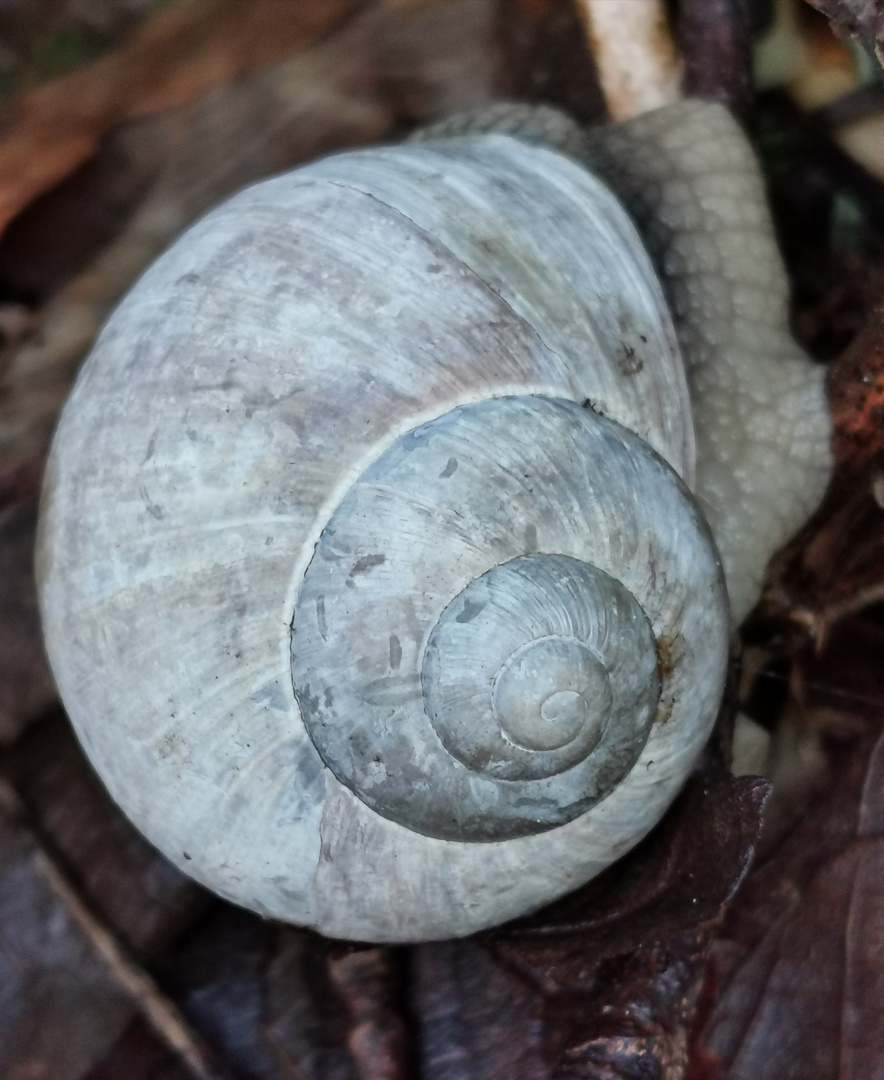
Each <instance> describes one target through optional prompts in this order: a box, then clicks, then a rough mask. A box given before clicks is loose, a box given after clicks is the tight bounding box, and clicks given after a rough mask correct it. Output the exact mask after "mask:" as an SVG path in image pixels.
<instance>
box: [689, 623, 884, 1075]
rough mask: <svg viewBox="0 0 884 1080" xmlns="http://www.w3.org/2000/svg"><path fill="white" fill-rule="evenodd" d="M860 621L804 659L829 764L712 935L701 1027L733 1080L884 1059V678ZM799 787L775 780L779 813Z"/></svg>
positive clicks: (814, 722)
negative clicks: (710, 996) (714, 989)
mask: <svg viewBox="0 0 884 1080" xmlns="http://www.w3.org/2000/svg"><path fill="white" fill-rule="evenodd" d="M864 621H865V622H868V621H869V617H861V618H860V619H859V620H854V621H853V622H848V623H844V624H841V625H840V626H839V627H838V629H837V632H836V634H835V637H834V639H833V641H832V645H831V647H830V650H829V651H828V652H827V654H826V655H823V656H822V657H817V656H814V655H813V653H812V652H810V651H808V653H807V654H806V655H805V656H804V657H803V658H802V660H801V661H800V667H801V673H800V682H801V683H802V684H803V685H805V692H804V697H805V699H806V701H807V712H806V715H805V719H804V723H805V726H806V727H810V728H813V727H816V728H817V729H818V730H819V731H821V733H822V743H821V745H822V748H823V750H824V758H823V770H822V772H819V771H817V772H816V774H815V775H814V776H813V778H812V783H811V784H810V785H805V786H804V789H803V794H802V803H801V805H800V807H799V806H792V807H790V808H789V815H788V821H791V826H788V822H787V828H786V829H785V830H784V829H783V828H782V827H781V826H780V827H778V828H777V832H778V834H780V835H779V836H778V837H773V838H772V839H773V841H774V843H773V846H772V845H771V844H770V843H768V844H767V845H766V853H765V855H764V857H763V858H762V859H761V860H760V861H759V863H758V864H757V865H756V867H755V868H754V869H753V871H752V873H751V874H750V875H749V878H748V879H747V881H746V883H745V885H744V887H743V889H742V890H741V892H740V894H739V896H738V897H737V899H736V901H735V903H734V905H733V907H732V908H731V910H730V912H729V914H728V916H727V919H726V923H725V927H724V932H723V934H722V937H721V940H720V941H719V942H718V943H717V944H716V945H715V948H714V952H713V957H714V964H713V968H712V971H711V977H712V980H713V985H715V984H717V985H718V986H719V987H720V997H719V999H718V1002H717V1004H716V1005H715V1007H714V1009H713V1010H712V1013H711V1016H710V1018H709V1021H708V1024H707V1027H706V1036H705V1038H706V1043H707V1045H708V1048H709V1049H710V1050H711V1051H712V1052H714V1054H715V1055H717V1057H718V1058H719V1060H720V1062H721V1064H722V1070H723V1071H722V1076H723V1077H726V1078H727V1080H750V1078H751V1080H788V1078H790V1077H794V1078H796V1080H797V1078H800V1080H870V1078H872V1077H875V1076H877V1075H878V1073H879V1071H880V1065H881V1061H882V1056H881V1046H882V1041H881V1040H882V1033H884V1008H882V1002H884V908H882V906H881V903H880V898H881V895H882V894H884V794H882V793H884V738H882V736H881V725H880V707H881V703H882V701H884V683H882V679H881V673H880V642H881V631H880V627H878V629H877V632H876V633H869V632H865V631H863V632H861V633H860V632H859V631H860V630H861V629H862V628H861V626H859V625H858V626H857V627H856V631H857V632H854V626H853V623H854V622H856V623H863V622H864ZM872 621H874V620H872ZM841 637H843V638H844V640H843V641H840V640H839V639H840V638H841ZM845 653H850V654H851V660H850V664H849V665H847V666H845V661H844V654H845ZM851 671H853V673H854V677H851V674H850V672H851ZM857 676H858V677H859V678H857ZM835 680H838V681H835ZM860 680H861V681H860ZM848 686H849V687H852V689H846V688H845V687H848ZM826 732H831V733H832V734H828V735H827V734H826ZM780 768H781V769H783V768H791V764H790V763H789V762H788V761H786V762H784V763H783V764H782V765H781V766H780ZM775 780H776V776H775ZM794 789H795V786H794V784H785V785H784V786H783V787H782V788H781V787H780V785H779V782H777V784H776V786H775V788H774V795H773V797H772V799H771V804H770V808H771V824H774V823H775V822H778V821H782V819H783V814H782V807H781V806H780V805H779V804H780V803H782V802H783V801H784V800H790V799H793V798H794ZM783 834H784V835H783Z"/></svg>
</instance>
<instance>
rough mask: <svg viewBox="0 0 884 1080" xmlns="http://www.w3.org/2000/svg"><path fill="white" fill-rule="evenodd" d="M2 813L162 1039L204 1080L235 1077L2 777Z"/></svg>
mask: <svg viewBox="0 0 884 1080" xmlns="http://www.w3.org/2000/svg"><path fill="white" fill-rule="evenodd" d="M0 810H2V812H3V813H5V815H6V816H7V818H8V819H9V820H10V821H12V822H13V823H14V824H15V825H16V827H18V828H19V829H22V830H23V831H24V832H25V833H26V835H27V837H28V840H29V841H30V843H31V844H33V846H34V865H35V867H36V869H37V870H38V871H39V873H40V874H41V875H42V877H43V878H44V880H45V881H46V883H47V884H48V885H49V887H50V888H51V889H52V891H53V892H54V893H55V895H56V896H57V897H58V899H59V900H60V901H61V902H62V903H63V904H64V906H65V908H66V909H67V912H68V914H69V915H70V916H71V918H72V919H73V920H74V922H75V923H76V924H77V926H79V928H80V929H81V930H82V931H83V933H84V934H85V935H86V937H87V938H88V939H89V941H90V942H91V943H92V946H93V948H94V949H95V951H96V952H97V953H98V955H99V956H100V957H101V959H102V960H103V961H104V963H105V964H106V965H107V968H108V971H109V972H110V974H111V976H112V977H113V978H114V979H115V980H116V982H117V983H118V984H119V985H120V987H121V988H122V989H123V991H124V992H125V993H126V995H127V996H128V997H129V998H130V999H131V1001H132V1003H133V1005H134V1006H135V1008H136V1009H138V1011H139V1012H140V1013H141V1014H142V1016H143V1017H144V1018H145V1020H146V1021H147V1022H148V1024H150V1026H151V1027H152V1028H153V1030H154V1031H155V1032H156V1034H157V1035H158V1036H159V1037H160V1039H161V1040H162V1041H163V1042H164V1043H165V1044H166V1045H167V1046H168V1047H169V1048H170V1049H171V1050H173V1051H174V1052H175V1053H176V1054H177V1055H178V1056H179V1057H180V1058H181V1060H182V1061H183V1062H184V1064H185V1065H186V1066H187V1067H188V1069H189V1070H190V1072H191V1073H192V1074H193V1075H194V1076H195V1077H198V1078H199V1080H230V1074H229V1073H227V1071H226V1070H224V1069H222V1068H219V1066H218V1065H217V1064H216V1063H214V1062H213V1061H212V1060H211V1055H210V1053H209V1051H208V1050H207V1048H206V1047H205V1046H204V1045H203V1042H202V1040H201V1039H200V1037H199V1036H198V1035H197V1034H196V1032H194V1031H193V1030H192V1028H191V1027H190V1025H189V1024H188V1023H187V1021H186V1020H185V1018H184V1016H183V1015H182V1014H181V1012H180V1011H179V1009H178V1008H177V1006H176V1005H175V1003H174V1002H172V1001H171V1000H170V999H169V998H168V997H167V996H166V995H165V994H164V993H163V991H162V990H161V989H160V988H159V986H157V984H156V983H155V982H154V980H153V979H152V978H151V977H150V976H149V975H148V974H147V972H145V971H144V970H143V968H141V967H140V965H139V964H138V963H137V962H136V961H135V960H134V959H132V957H130V956H129V955H128V953H127V952H126V950H125V949H124V947H123V946H122V945H121V944H120V942H119V941H117V939H116V937H115V935H114V934H113V932H112V931H111V930H110V929H109V928H108V927H107V926H106V925H105V924H104V923H103V922H102V921H101V919H100V918H98V916H96V915H95V914H94V913H93V912H92V911H91V910H90V908H89V905H88V903H87V902H86V901H85V900H84V899H83V897H82V896H81V895H80V893H79V891H78V889H77V887H76V885H74V883H73V882H72V881H71V879H70V877H69V876H68V874H67V872H66V871H65V870H64V869H63V868H62V866H61V865H60V864H59V862H58V861H57V860H56V859H55V858H54V857H53V856H52V855H51V854H50V853H49V852H47V850H46V848H45V845H44V844H43V843H42V842H41V840H40V838H39V836H38V835H37V833H36V832H35V830H34V829H33V828H31V827H30V825H29V824H28V814H27V810H26V809H25V807H24V805H23V804H22V802H21V799H20V798H19V796H18V793H17V792H16V791H15V789H14V788H13V787H12V785H11V784H10V783H9V781H8V780H5V779H3V778H0Z"/></svg>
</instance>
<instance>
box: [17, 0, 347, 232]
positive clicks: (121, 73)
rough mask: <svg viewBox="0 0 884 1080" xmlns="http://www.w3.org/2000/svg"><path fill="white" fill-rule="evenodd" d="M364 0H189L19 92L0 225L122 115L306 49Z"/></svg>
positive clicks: (174, 101) (157, 108)
mask: <svg viewBox="0 0 884 1080" xmlns="http://www.w3.org/2000/svg"><path fill="white" fill-rule="evenodd" d="M360 6H361V0H298V3H297V4H294V5H293V4H287V3H279V2H278V0H250V2H249V3H248V4H242V3H239V2H237V0H198V2H194V0H189V2H179V3H176V4H171V5H168V6H165V7H163V8H162V9H161V10H160V11H158V12H157V14H156V15H155V16H154V17H153V18H151V19H150V20H149V21H148V22H147V23H146V24H145V25H144V26H142V27H141V29H140V30H139V31H138V32H137V33H136V34H135V36H134V37H133V39H132V41H131V42H130V43H129V44H128V45H127V46H126V47H124V48H123V49H121V50H120V51H119V52H116V53H114V54H113V55H111V56H107V57H105V58H104V59H102V60H99V61H98V62H97V63H95V64H93V65H91V66H90V67H88V68H84V69H81V70H80V71H76V72H74V73H73V74H72V75H67V76H65V77H63V78H60V79H55V80H53V81H52V82H49V83H44V84H43V85H42V86H39V87H37V88H36V89H35V90H32V91H30V92H29V93H27V94H25V95H24V97H22V98H21V99H19V101H17V102H16V103H14V104H13V105H12V106H11V107H10V110H9V112H8V115H7V118H6V124H5V131H4V134H3V137H2V138H0V229H2V228H4V227H5V226H6V224H7V223H8V222H9V221H10V220H11V219H12V218H13V217H14V216H15V214H17V213H18V212H19V211H20V210H21V209H22V208H23V207H25V206H26V205H27V204H28V203H29V202H30V201H31V199H33V198H34V197H35V196H36V195H38V194H39V193H40V192H42V191H46V190H47V189H48V188H49V187H51V186H52V185H53V184H56V183H58V181H59V180H61V179H62V178H63V177H64V176H67V175H68V174H69V173H70V172H72V171H73V170H74V169H75V168H76V167H77V166H78V165H80V164H81V163H82V162H84V161H86V160H87V159H88V158H89V157H91V156H92V154H94V153H95V151H96V149H97V147H98V142H99V140H100V138H101V137H102V135H104V134H105V132H107V131H108V130H109V129H110V128H111V127H113V126H114V125H115V124H118V123H120V122H121V121H122V120H124V119H126V118H133V117H137V116H144V115H147V114H150V113H158V112H162V111H164V110H166V109H171V108H174V107H175V106H178V105H182V104H184V103H185V102H188V101H192V100H194V99H195V98H198V97H201V96H202V95H204V94H206V93H208V92H209V91H210V90H214V89H217V88H218V87H221V86H226V85H227V84H229V83H230V82H232V81H233V80H234V79H236V78H239V77H241V76H243V75H245V74H248V73H250V72H252V71H255V70H257V69H259V68H261V67H264V66H265V65H267V64H271V63H274V62H278V61H279V60H281V59H282V58H283V57H285V56H288V55H291V54H292V53H294V52H296V51H298V50H299V49H304V48H306V47H307V46H309V45H310V44H312V43H313V42H315V41H316V40H318V39H319V38H320V37H321V36H322V35H324V34H327V33H328V32H329V31H331V30H332V29H334V28H335V27H336V26H337V25H339V24H340V23H341V22H342V21H343V20H344V19H345V18H346V17H347V16H348V15H351V14H353V13H354V12H355V11H356V10H357V9H358V8H359V7H360Z"/></svg>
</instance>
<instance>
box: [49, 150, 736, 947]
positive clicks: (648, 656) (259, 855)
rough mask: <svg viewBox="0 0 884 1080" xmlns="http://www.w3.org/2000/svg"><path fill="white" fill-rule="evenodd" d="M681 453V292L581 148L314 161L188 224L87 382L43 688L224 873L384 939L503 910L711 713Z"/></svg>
mask: <svg viewBox="0 0 884 1080" xmlns="http://www.w3.org/2000/svg"><path fill="white" fill-rule="evenodd" d="M538 208H540V211H539V212H538ZM587 400H588V401H589V402H590V403H592V404H593V405H594V406H595V410H594V409H590V408H585V407H583V406H584V403H585V402H587ZM596 410H598V411H596ZM601 412H603V413H604V414H605V416H602V415H600V413H601ZM627 428H628V429H629V430H627ZM664 459H665V460H664ZM667 462H668V464H667ZM691 469H692V431H691V424H690V418H689V414H688V412H687V394H686V390H685V386H684V377H683V374H682V371H681V367H680V361H679V357H678V352H677V348H676V346H675V344H674V334H673V330H672V327H671V324H670V322H669V318H668V315H667V313H666V310H665V306H664V304H663V301H662V297H661V295H660V291H659V288H658V285H657V283H656V281H655V278H654V275H653V272H652V270H651V268H650V266H649V264H648V261H647V259H646V257H645V255H644V253H643V251H642V249H641V245H640V244H639V242H638V240H637V238H636V237H635V235H634V233H633V231H632V228H631V226H630V225H629V223H628V221H627V220H626V218H625V216H624V215H623V213H622V212H621V211H620V209H619V208H618V207H617V205H616V203H615V201H614V200H613V198H612V197H611V196H610V195H609V194H608V193H607V192H606V191H605V190H604V189H603V188H602V187H601V186H600V185H599V184H597V183H596V182H595V181H594V180H593V179H592V178H591V177H590V176H589V175H588V174H586V173H585V172H584V171H583V170H582V169H581V168H580V167H579V166H577V165H575V164H573V163H572V162H570V161H567V160H565V159H563V158H560V157H558V156H557V155H555V154H553V153H551V152H548V151H545V150H541V149H537V148H531V147H527V146H523V145H521V144H519V143H516V142H513V141H511V140H509V139H507V138H503V137H495V136H491V137H484V138H478V139H465V140H457V141H454V142H451V143H446V144H440V145H438V146H433V145H427V146H412V147H408V148H395V149H391V150H376V151H364V152H359V153H355V154H350V155H342V156H341V157H339V158H332V159H329V160H328V161H325V162H320V163H317V164H316V165H314V166H311V167H309V168H307V169H303V170H300V171H297V172H295V173H292V174H289V175H286V176H282V177H279V178H276V179H274V180H270V181H267V182H265V183H263V184H259V185H257V186H256V187H253V188H251V189H249V190H247V191H245V192H243V193H242V194H241V195H239V196H237V197H236V198H234V199H232V200H230V202H228V203H226V204H224V205H223V206H221V207H220V208H218V209H217V210H216V211H214V212H213V213H212V214H210V215H209V216H208V217H206V218H205V219H203V221H201V222H200V223H198V224H197V225H196V226H194V227H193V228H192V229H191V230H190V231H189V233H187V234H186V235H185V236H184V237H183V238H182V239H181V240H180V241H179V242H178V243H177V244H176V245H175V246H174V247H173V248H172V249H171V250H170V251H169V252H167V253H166V255H165V256H163V257H162V258H161V259H160V260H159V261H158V262H157V263H156V264H155V265H154V267H153V268H151V270H149V271H148V273H147V274H146V275H145V276H144V278H143V279H142V280H141V282H140V283H139V284H138V285H137V286H136V287H135V289H134V290H133V291H132V292H131V293H130V295H129V296H128V297H127V298H126V300H125V301H124V302H123V303H122V305H121V306H120V308H119V309H118V310H117V312H116V313H115V315H114V316H113V317H112V319H111V321H110V322H109V324H108V326H107V327H106V328H105V330H104V332H103V333H102V335H101V337H100V338H99V340H98V342H97V344H96V346H95V349H94V351H93V353H92V355H91V357H90V358H89V360H88V361H87V363H86V365H85V366H84V368H83V371H82V374H81V376H80V378H79V380H78V383H77V385H76V387H75V390H74V393H73V395H72V397H71V400H70V402H69V404H68V406H67V407H66V409H65V412H64V414H63V417H62V420H61V423H60V426H59V430H58V433H57V436H56V441H55V444H54V448H53V454H52V457H51V462H50V468H49V475H48V481H47V492H46V502H45V513H44V518H43V523H42V543H41V555H40V576H41V578H42V606H43V613H44V621H45V627H46V637H47V645H48V649H49V653H50V657H51V660H52V664H53V669H54V671H55V674H56V677H57V680H58V684H59V689H60V691H61V693H62V697H63V699H64V701H65V703H66V705H67V708H68V710H69V712H70V715H71V718H72V720H73V723H74V725H75V727H76V729H77V731H78V734H79V736H80V738H81V740H82V742H83V744H84V746H85V747H86V749H87V751H88V753H89V755H90V757H91V759H92V761H93V763H94V764H95V766H96V768H97V769H98V771H99V773H100V774H101V776H102V777H103V779H104V781H105V783H106V784H107V786H108V788H109V790H110V791H111V794H112V795H113V796H114V798H115V799H116V800H117V802H118V803H119V804H120V805H121V806H122V807H123V809H124V810H125V811H126V812H127V813H128V814H129V816H130V817H131V818H132V820H133V821H134V822H135V823H136V824H137V825H138V826H139V827H140V828H141V829H142V831H143V832H144V833H145V834H146V835H147V836H148V837H149V838H150V839H151V840H152V841H153V842H154V843H155V844H156V845H157V846H158V847H159V848H160V849H161V850H162V851H164V852H165V853H166V855H168V856H169V858H171V859H172V860H173V861H174V862H176V863H177V864H178V865H179V866H181V867H182V869H184V870H186V871H187V872H188V873H190V874H192V875H193V876H195V877H196V878H198V879H199V880H200V881H203V882H204V883H206V884H207V885H209V886H210V887H211V888H213V889H215V890H216V891H218V892H220V893H221V894H222V895H225V896H227V897H229V898H230V899H232V900H234V901H236V902H238V903H241V904H244V905H246V906H248V907H251V908H253V909H255V910H258V911H260V912H262V913H265V914H267V915H271V916H274V917H279V918H282V919H288V920H291V921H294V922H297V923H301V924H305V925H311V926H314V927H316V928H318V929H320V930H322V931H323V932H326V933H329V934H333V935H340V936H345V937H352V938H365V939H373V940H415V939H420V938H433V937H445V936H451V935H455V934H464V933H468V932H470V931H472V930H475V929H477V928H480V927H482V926H487V925H490V924H493V923H496V922H500V921H503V920H505V919H507V918H509V917H512V916H515V915H517V914H520V913H522V912H525V911H527V910H529V909H531V908H534V907H537V906H539V905H540V904H542V903H544V902H545V901H547V900H549V899H552V898H553V897H555V896H557V895H560V894H561V893H563V892H565V891H566V890H568V889H569V888H572V887H574V886H576V885H577V884H579V883H581V882H583V881H585V880H587V879H588V878H589V877H591V876H592V875H593V874H594V873H597V872H598V871H599V870H600V869H602V868H603V867H604V866H605V865H607V864H608V863H610V862H611V861H612V860H613V859H614V858H616V857H617V856H618V855H620V854H622V853H623V852H624V851H626V850H627V849H628V848H629V847H630V846H631V845H632V844H634V843H635V842H636V841H637V840H638V839H640V837H641V836H643V835H644V834H645V833H646V832H647V831H648V829H649V828H650V827H651V826H652V825H653V824H654V822H655V821H656V820H657V819H658V818H659V816H660V815H661V814H662V812H663V810H664V809H665V807H666V805H667V804H668V802H669V801H670V800H671V798H672V796H673V795H674V793H675V792H676V791H677V789H678V788H679V786H680V784H681V783H682V781H683V778H684V776H685V774H686V772H687V770H688V769H689V768H690V765H691V762H692V761H693V759H694V757H695V756H696V754H697V752H698V750H699V748H700V747H701V746H702V743H703V741H704V740H705V737H706V735H707V733H708V730H709V727H710V725H711V723H712V721H713V720H714V716H715V713H716V710H717V706H718V701H719V697H720V693H721V686H722V681H723V672H724V658H725V655H726V641H727V616H726V603H725V599H724V594H723V585H722V580H721V574H720V570H719V566H718V561H717V556H716V554H715V550H714V546H713V544H712V543H711V540H710V538H709V535H708V531H707V529H706V526H705V525H704V523H703V522H702V520H701V518H700V516H699V515H698V513H697V511H696V509H695V507H694V504H693V502H692V500H691V498H690V495H689V492H688V490H687V488H686V486H685V483H684V481H683V480H682V479H680V478H679V475H680V476H681V477H683V478H684V480H686V481H688V482H689V481H690V477H691ZM661 657H663V658H664V661H665V662H660V658H661Z"/></svg>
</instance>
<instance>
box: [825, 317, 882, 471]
mask: <svg viewBox="0 0 884 1080" xmlns="http://www.w3.org/2000/svg"><path fill="white" fill-rule="evenodd" d="M830 398H831V402H832V416H833V419H834V422H835V454H836V457H837V459H838V462H839V463H840V464H841V465H843V466H845V467H846V468H848V469H857V468H860V467H861V466H863V465H865V464H866V462H868V461H869V460H871V458H872V457H874V456H875V454H877V453H879V452H880V451H881V450H882V449H884V303H882V304H879V305H878V306H877V307H876V308H874V309H873V311H872V313H871V315H870V317H869V320H868V322H867V324H866V326H865V328H864V329H863V330H862V331H861V332H860V333H859V334H858V335H857V337H856V338H855V340H854V341H853V343H852V344H851V346H850V347H849V348H848V349H847V351H846V352H845V353H844V355H843V356H842V357H841V358H840V359H839V360H838V361H837V362H836V363H835V364H834V365H833V366H832V374H831V380H830Z"/></svg>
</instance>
